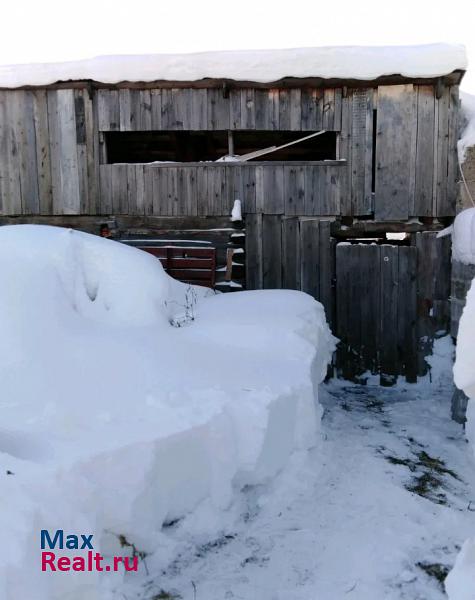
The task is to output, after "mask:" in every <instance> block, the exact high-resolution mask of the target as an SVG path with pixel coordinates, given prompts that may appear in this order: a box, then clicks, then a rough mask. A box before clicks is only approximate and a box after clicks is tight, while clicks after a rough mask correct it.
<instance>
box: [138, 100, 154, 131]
mask: <svg viewBox="0 0 475 600" xmlns="http://www.w3.org/2000/svg"><path fill="white" fill-rule="evenodd" d="M139 99H140V122H139V126H138V128H139V129H140V131H151V129H152V96H151V93H150V90H140V91H139Z"/></svg>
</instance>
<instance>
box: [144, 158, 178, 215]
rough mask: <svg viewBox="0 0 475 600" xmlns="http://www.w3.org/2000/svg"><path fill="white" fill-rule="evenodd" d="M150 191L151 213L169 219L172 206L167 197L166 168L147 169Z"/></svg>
mask: <svg viewBox="0 0 475 600" xmlns="http://www.w3.org/2000/svg"><path fill="white" fill-rule="evenodd" d="M149 170H150V181H151V189H152V198H153V201H152V212H153V214H154V215H157V216H164V217H171V216H172V214H173V205H172V203H171V198H169V196H168V173H169V169H168V168H167V167H155V168H152V167H150V168H149Z"/></svg>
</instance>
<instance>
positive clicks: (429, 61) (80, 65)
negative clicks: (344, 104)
mask: <svg viewBox="0 0 475 600" xmlns="http://www.w3.org/2000/svg"><path fill="white" fill-rule="evenodd" d="M466 68H467V57H466V53H465V48H464V46H462V45H455V44H453V45H452V44H427V45H421V46H340V47H320V48H290V49H283V50H236V51H224V52H200V53H195V54H151V55H135V56H98V57H95V58H91V59H87V60H79V61H70V62H64V63H46V64H32V65H6V66H3V67H0V87H5V88H15V87H20V86H22V85H48V84H51V83H55V82H57V81H68V80H76V81H77V80H85V79H92V80H95V81H99V82H102V83H118V82H120V81H158V80H169V81H197V80H200V79H204V78H207V77H209V78H216V79H221V78H224V79H234V80H238V81H239V80H240V81H255V82H261V83H269V82H273V81H278V80H279V79H282V78H284V77H320V78H323V79H333V78H336V79H345V78H352V79H362V80H371V79H376V78H377V77H381V76H384V75H396V74H398V75H403V76H405V77H439V76H442V75H447V74H449V73H452V72H453V71H456V70H465V69H466Z"/></svg>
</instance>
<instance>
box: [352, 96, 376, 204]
mask: <svg viewBox="0 0 475 600" xmlns="http://www.w3.org/2000/svg"><path fill="white" fill-rule="evenodd" d="M351 105H352V116H351V121H352V122H351V202H352V214H353V215H357V216H364V215H369V214H371V213H372V211H373V202H372V195H371V187H372V178H371V176H372V156H373V90H372V89H371V88H369V89H361V90H353V92H352V103H351Z"/></svg>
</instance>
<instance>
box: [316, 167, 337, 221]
mask: <svg viewBox="0 0 475 600" xmlns="http://www.w3.org/2000/svg"><path fill="white" fill-rule="evenodd" d="M322 171H323V172H322V174H321V176H320V182H319V183H320V190H322V191H321V194H320V196H321V203H320V208H321V214H323V215H338V214H339V213H340V211H341V208H340V195H341V191H340V174H341V173H342V169H341V167H335V166H332V165H328V166H325V167H323V168H322ZM322 185H323V188H322Z"/></svg>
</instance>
